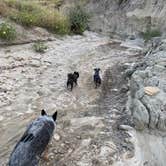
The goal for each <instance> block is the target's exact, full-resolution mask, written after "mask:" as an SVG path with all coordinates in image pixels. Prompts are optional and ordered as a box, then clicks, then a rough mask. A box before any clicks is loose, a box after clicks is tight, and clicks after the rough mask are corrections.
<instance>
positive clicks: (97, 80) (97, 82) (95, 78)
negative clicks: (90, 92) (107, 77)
mask: <svg viewBox="0 0 166 166" xmlns="http://www.w3.org/2000/svg"><path fill="white" fill-rule="evenodd" d="M94 71H95V73H94V75H93V81H94V84H95V88H97V87H99V86H100V85H101V77H100V74H99V72H100V68H95V69H94Z"/></svg>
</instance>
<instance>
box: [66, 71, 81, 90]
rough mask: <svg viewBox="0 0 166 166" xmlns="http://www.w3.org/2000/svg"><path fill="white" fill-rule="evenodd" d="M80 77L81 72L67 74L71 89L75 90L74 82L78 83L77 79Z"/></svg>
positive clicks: (68, 84)
mask: <svg viewBox="0 0 166 166" xmlns="http://www.w3.org/2000/svg"><path fill="white" fill-rule="evenodd" d="M78 78H79V72H76V71H75V72H74V73H69V74H68V75H67V88H69V86H70V90H71V91H72V90H73V86H74V84H75V85H77V79H78Z"/></svg>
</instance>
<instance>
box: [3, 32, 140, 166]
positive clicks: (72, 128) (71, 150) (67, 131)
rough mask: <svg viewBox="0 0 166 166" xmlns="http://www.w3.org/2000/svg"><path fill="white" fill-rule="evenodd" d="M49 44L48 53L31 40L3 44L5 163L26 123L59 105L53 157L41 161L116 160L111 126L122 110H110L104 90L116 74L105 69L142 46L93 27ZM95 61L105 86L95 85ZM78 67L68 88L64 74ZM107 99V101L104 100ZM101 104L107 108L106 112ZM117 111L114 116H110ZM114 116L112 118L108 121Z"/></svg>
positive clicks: (81, 164)
mask: <svg viewBox="0 0 166 166" xmlns="http://www.w3.org/2000/svg"><path fill="white" fill-rule="evenodd" d="M46 44H47V45H48V47H49V48H48V50H47V52H46V53H45V54H37V53H35V52H33V50H32V44H25V45H20V46H19V45H18V46H10V47H6V48H0V55H1V57H0V62H1V63H0V64H1V66H0V69H1V70H0V135H1V137H0V142H1V145H0V163H1V165H6V163H7V161H8V157H9V155H10V152H11V150H12V148H13V147H14V145H15V143H16V142H17V141H18V140H19V138H20V136H21V134H22V133H23V132H24V130H25V126H27V124H28V123H29V122H30V121H31V120H32V119H34V118H36V117H37V116H38V115H39V114H40V110H41V109H43V108H44V109H46V110H47V111H48V112H49V113H50V114H51V113H53V112H54V111H55V110H58V112H59V115H58V122H57V130H56V134H55V138H54V139H53V141H52V143H51V145H50V151H49V159H50V161H49V162H44V161H41V165H43V166H45V165H50V166H54V165H58V166H61V165H63V166H64V165H69V166H74V165H79V166H86V165H87V166H91V165H95V166H98V165H100V166H101V165H102V166H108V165H110V164H112V163H113V161H114V160H116V159H117V157H116V155H115V154H117V153H119V150H118V146H119V145H116V143H115V142H114V139H113V137H111V135H112V134H113V133H112V130H111V126H112V125H113V124H115V123H116V121H117V119H118V118H119V117H120V116H121V114H120V115H119V114H118V113H117V114H116V113H115V112H116V111H115V110H114V111H112V110H113V107H112V106H111V104H110V107H109V106H108V103H109V102H111V101H110V98H111V97H112V96H109V97H108V95H106V96H107V97H106V96H104V95H103V93H105V90H106V89H107V88H109V85H110V84H111V83H109V79H108V78H109V77H110V76H112V75H108V76H106V71H109V70H110V69H111V68H112V67H113V66H116V65H115V64H117V66H118V64H123V63H125V62H133V61H135V60H138V55H139V54H138V53H139V51H137V50H129V49H127V48H125V47H121V46H120V45H119V44H118V43H115V42H113V43H112V44H111V43H110V40H109V39H108V38H106V37H102V36H99V35H98V34H95V33H90V32H86V33H85V35H84V36H71V37H70V36H69V37H65V38H63V39H57V40H56V41H52V42H47V43H46ZM136 55H137V56H136ZM95 67H100V68H101V69H102V73H101V75H102V78H103V79H104V80H106V81H105V82H104V85H106V86H105V88H106V89H104V88H103V87H104V85H103V87H102V88H100V89H97V90H96V89H94V85H93V82H92V75H93V68H95ZM75 70H77V71H79V72H80V79H79V81H78V87H76V88H74V90H73V92H69V91H67V90H66V75H67V73H68V72H72V71H75ZM121 72H123V71H121ZM118 74H119V73H118V72H117V74H116V75H118ZM116 75H115V76H116ZM113 77H114V75H113ZM112 79H113V80H114V78H112ZM110 88H113V89H114V88H116V87H110ZM119 88H120V87H119ZM118 90H120V89H118ZM110 92H112V91H108V94H110ZM114 95H115V96H116V94H114ZM104 99H105V100H104ZM106 100H107V102H106V103H107V104H106V105H104V104H102V103H105V101H106ZM115 100H116V99H115ZM122 104H123V105H124V104H125V102H122ZM100 106H102V107H100ZM105 106H106V107H107V109H105ZM102 109H105V111H104V112H103V113H102V112H101V110H102ZM107 111H108V112H107ZM113 114H115V118H112V116H114V115H113ZM107 115H109V116H107ZM110 118H112V122H111V123H107V122H108V120H107V119H109V120H110ZM108 125H109V127H108ZM110 125H111V126H110ZM125 137H128V136H125ZM110 156H112V157H110Z"/></svg>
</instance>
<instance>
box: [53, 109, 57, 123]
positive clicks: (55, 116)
mask: <svg viewBox="0 0 166 166" xmlns="http://www.w3.org/2000/svg"><path fill="white" fill-rule="evenodd" d="M57 114H58V113H57V111H56V112H55V113H54V114H53V115H52V118H53V120H54V121H56V119H57Z"/></svg>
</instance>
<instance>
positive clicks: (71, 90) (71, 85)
mask: <svg viewBox="0 0 166 166" xmlns="http://www.w3.org/2000/svg"><path fill="white" fill-rule="evenodd" d="M72 90H73V83H72V84H71V91H72Z"/></svg>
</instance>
